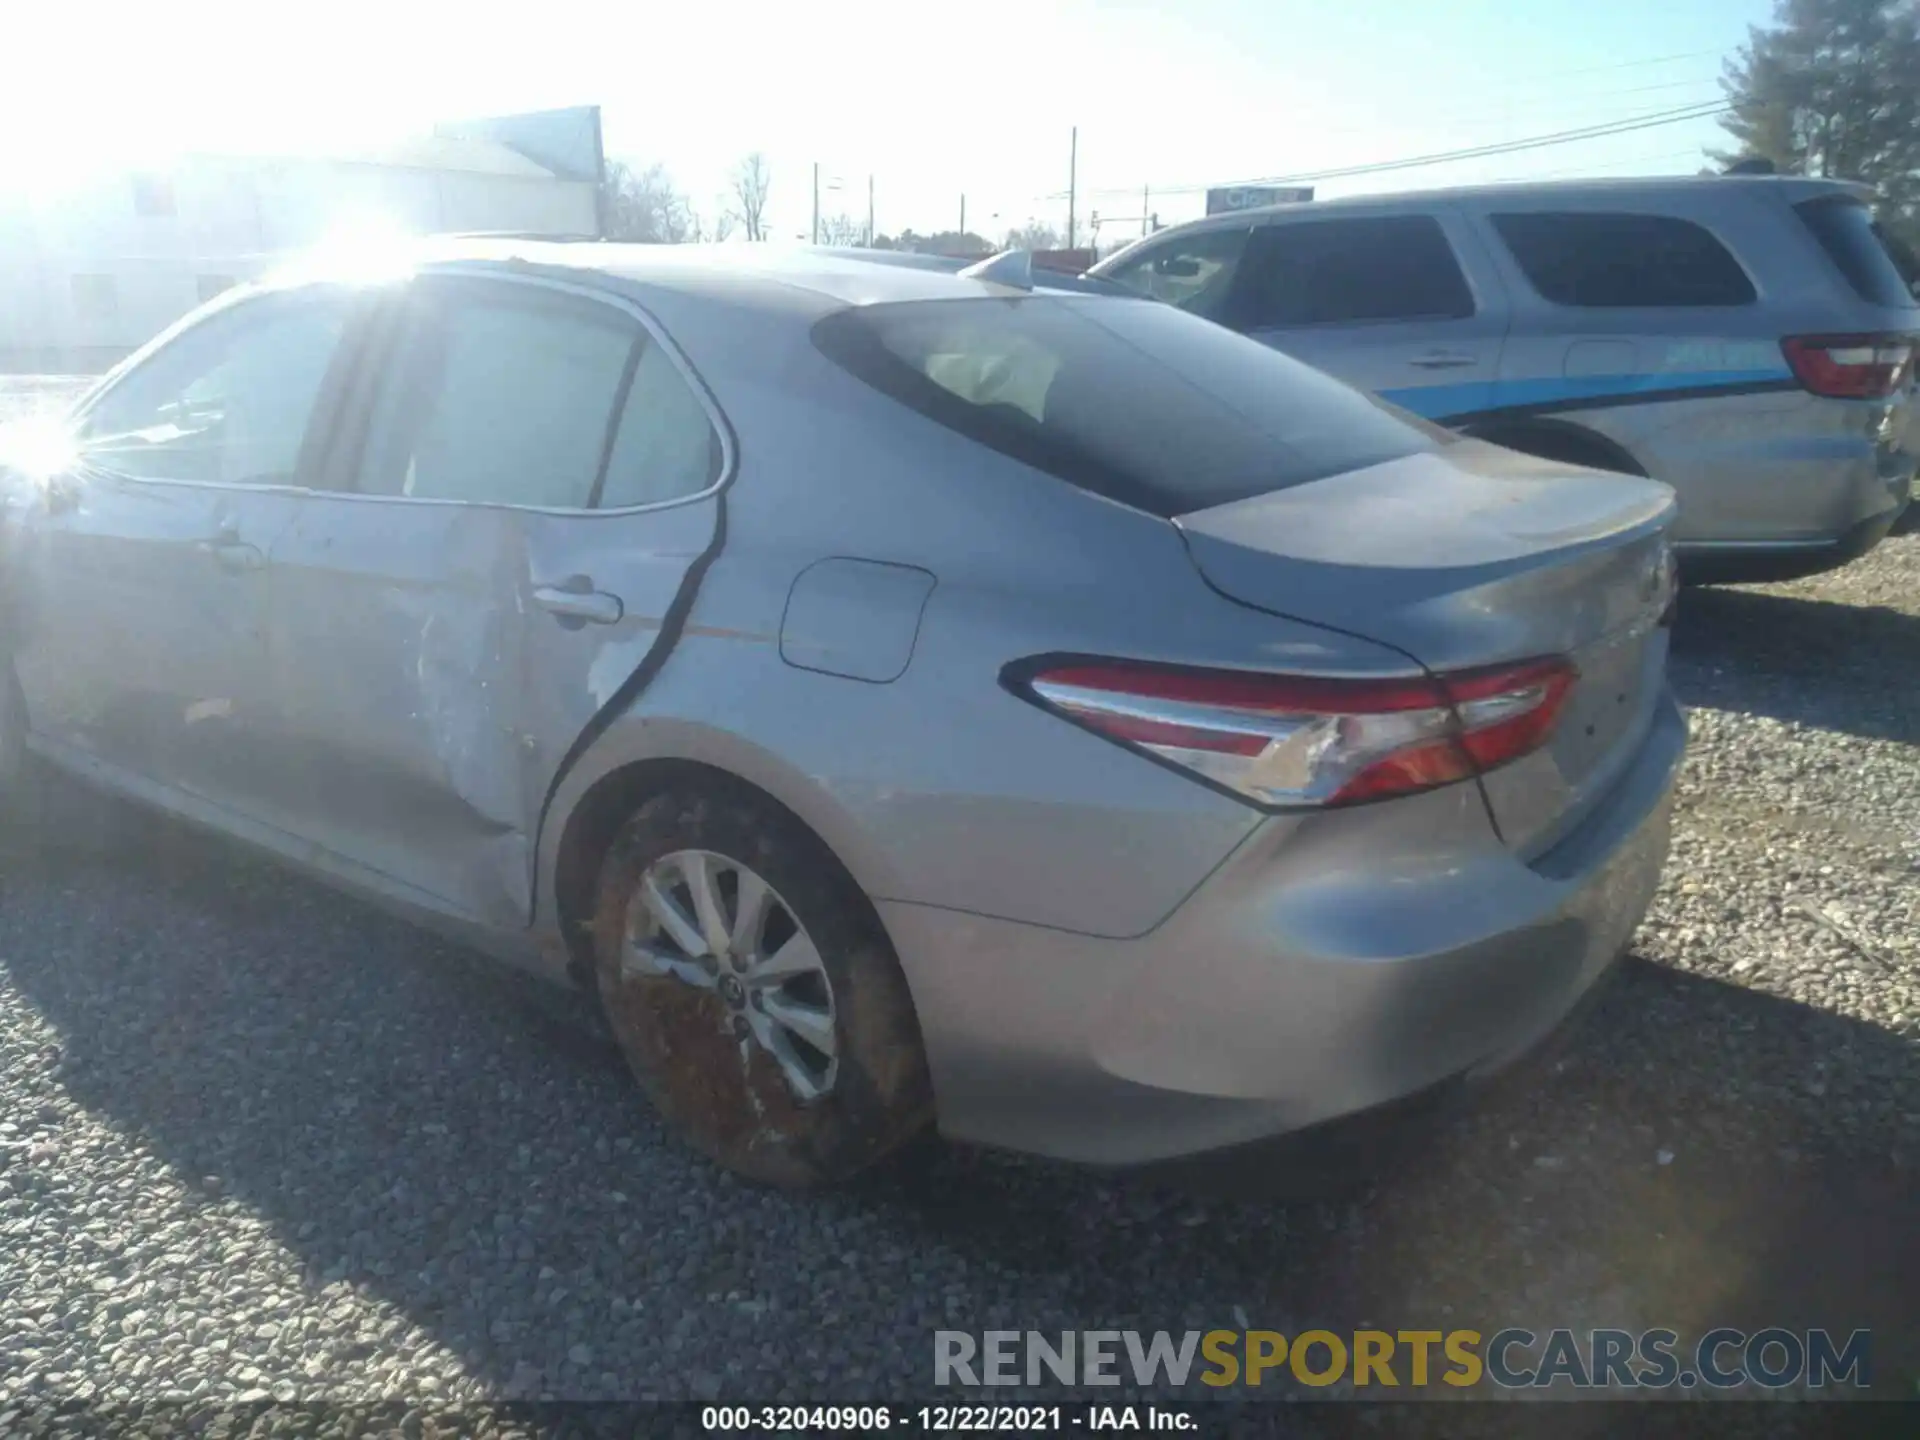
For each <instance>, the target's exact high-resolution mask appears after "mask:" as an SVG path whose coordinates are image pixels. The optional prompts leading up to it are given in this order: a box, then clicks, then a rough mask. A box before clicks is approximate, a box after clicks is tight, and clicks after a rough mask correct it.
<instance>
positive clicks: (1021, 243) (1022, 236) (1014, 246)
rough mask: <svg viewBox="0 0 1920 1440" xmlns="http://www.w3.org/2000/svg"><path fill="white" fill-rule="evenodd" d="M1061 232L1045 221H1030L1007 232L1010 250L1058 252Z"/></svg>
mask: <svg viewBox="0 0 1920 1440" xmlns="http://www.w3.org/2000/svg"><path fill="white" fill-rule="evenodd" d="M1060 243H1061V242H1060V232H1059V231H1058V230H1056V229H1054V228H1053V226H1051V225H1049V224H1048V223H1047V222H1046V221H1044V220H1029V221H1027V223H1026V224H1024V225H1017V226H1015V227H1014V228H1013V229H1011V230H1009V231H1007V243H1006V248H1007V249H1009V250H1058V249H1059V248H1060Z"/></svg>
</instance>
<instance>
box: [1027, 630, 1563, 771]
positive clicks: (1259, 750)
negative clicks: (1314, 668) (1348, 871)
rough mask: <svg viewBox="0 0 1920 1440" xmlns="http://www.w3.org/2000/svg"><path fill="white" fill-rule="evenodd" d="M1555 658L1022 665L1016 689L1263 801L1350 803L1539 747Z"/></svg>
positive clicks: (1547, 719)
mask: <svg viewBox="0 0 1920 1440" xmlns="http://www.w3.org/2000/svg"><path fill="white" fill-rule="evenodd" d="M1574 675H1575V672H1574V669H1573V666H1572V665H1571V664H1570V663H1569V662H1568V661H1566V660H1564V659H1559V658H1550V659H1540V660H1528V661H1526V662H1524V663H1520V664H1515V665H1502V666H1496V667H1492V668H1488V669H1481V670H1469V671H1462V672H1457V673H1454V674H1448V675H1440V676H1421V677H1415V678H1406V679H1356V680H1346V679H1330V678H1324V677H1319V676H1301V675H1275V674H1269V673H1264V672H1258V671H1240V670H1202V669H1189V668H1185V667H1180V666H1170V665H1159V664H1145V663H1141V662H1137V661H1125V660H1082V659H1074V660H1062V661H1060V662H1058V663H1050V662H1040V663H1037V664H1033V665H1029V666H1025V667H1020V671H1019V672H1018V673H1016V674H1014V675H1010V677H1009V681H1008V683H1009V685H1010V687H1011V688H1012V689H1014V691H1015V692H1016V693H1018V694H1021V695H1023V696H1024V697H1025V698H1027V699H1030V700H1032V701H1034V702H1035V703H1037V704H1039V705H1041V706H1043V707H1044V708H1046V709H1049V710H1051V711H1053V712H1054V713H1056V714H1058V715H1060V716H1062V717H1064V718H1065V719H1068V720H1071V721H1073V722H1074V723H1075V724H1077V725H1081V726H1083V727H1085V728H1086V729H1088V730H1091V731H1093V732H1094V733H1095V734H1096V735H1100V736H1103V737H1104V738H1106V739H1108V740H1112V741H1115V742H1117V743H1119V744H1122V745H1126V746H1128V747H1130V748H1132V749H1135V750H1139V751H1141V752H1143V753H1145V754H1147V755H1150V756H1152V757H1154V758H1155V759H1157V760H1160V761H1162V762H1164V763H1166V764H1168V765H1172V766H1175V767H1177V768H1179V769H1181V770H1185V771H1189V772H1191V773H1192V774H1194V775H1197V776H1199V777H1201V778H1203V779H1205V780H1208V781H1210V782H1212V783H1213V784H1215V785H1218V786H1221V787H1224V788H1225V789H1228V790H1231V791H1233V792H1234V793H1236V794H1238V795H1242V796H1244V797H1246V798H1247V799H1249V800H1252V801H1255V802H1256V803H1258V804H1261V805H1270V806H1302V805H1305V806H1312V805H1347V804H1353V803H1355V802H1357V801H1362V800H1380V799H1385V798H1387V797H1390V796H1395V795H1411V794H1414V793H1417V792H1418V791H1421V790H1431V789H1433V788H1434V787H1436V786H1439V785H1450V784H1452V783H1454V782H1455V781H1458V780H1466V779H1471V778H1472V777H1473V776H1474V775H1476V774H1480V773H1484V772H1485V771H1488V770H1491V769H1494V768H1495V767H1496V766H1500V765H1504V764H1506V763H1508V762H1509V761H1512V760H1517V759H1518V758H1519V757H1520V756H1522V755H1525V754H1527V753H1529V752H1530V751H1533V750H1536V749H1538V748H1539V747H1540V746H1541V745H1543V744H1545V743H1546V740H1547V737H1548V736H1549V735H1550V734H1551V733H1552V730H1553V726H1554V722H1555V721H1556V720H1557V719H1558V718H1559V714H1560V710H1561V707H1562V706H1563V705H1564V703H1565V701H1566V697H1567V692H1568V691H1569V690H1570V689H1571V688H1572V686H1573V681H1574Z"/></svg>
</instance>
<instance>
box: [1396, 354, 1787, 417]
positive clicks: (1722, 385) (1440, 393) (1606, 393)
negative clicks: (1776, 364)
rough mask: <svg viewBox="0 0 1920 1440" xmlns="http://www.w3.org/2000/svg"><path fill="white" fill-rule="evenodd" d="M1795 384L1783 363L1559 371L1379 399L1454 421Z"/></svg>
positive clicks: (1413, 389) (1422, 388) (1410, 389)
mask: <svg viewBox="0 0 1920 1440" xmlns="http://www.w3.org/2000/svg"><path fill="white" fill-rule="evenodd" d="M1794 383H1795V382H1794V379H1793V374H1792V372H1791V371H1789V370H1787V369H1785V368H1784V367H1783V368H1777V369H1776V368H1770V369H1765V370H1666V371H1659V372H1655V373H1651V374H1643V375H1566V376H1562V375H1555V376H1543V377H1541V378H1540V379H1537V380H1494V381H1491V382H1489V381H1485V380H1478V381H1473V382H1471V383H1469V384H1465V385H1408V386H1404V387H1402V388H1399V389H1395V390H1382V391H1381V392H1380V398H1381V399H1383V400H1391V401H1392V402H1393V403H1394V404H1396V405H1398V406H1400V407H1401V408H1402V409H1403V410H1411V411H1413V413H1414V414H1416V415H1419V416H1423V417H1424V418H1426V419H1428V420H1452V419H1458V418H1461V417H1463V416H1466V415H1484V414H1488V413H1490V412H1493V411H1504V410H1551V409H1554V408H1557V407H1562V406H1578V407H1581V408H1588V407H1592V406H1596V405H1605V404H1615V403H1618V404H1632V403H1636V402H1637V403H1646V402H1648V401H1653V400H1662V399H1681V398H1687V397H1691V396H1695V395H1700V394H1704V393H1715V392H1721V391H1732V392H1738V391H1741V390H1772V389H1785V388H1790V387H1792V386H1793V385H1794Z"/></svg>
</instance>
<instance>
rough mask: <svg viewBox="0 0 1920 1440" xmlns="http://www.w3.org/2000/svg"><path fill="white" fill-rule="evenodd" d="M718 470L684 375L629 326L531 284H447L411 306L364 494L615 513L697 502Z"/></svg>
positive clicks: (712, 438) (713, 444)
mask: <svg viewBox="0 0 1920 1440" xmlns="http://www.w3.org/2000/svg"><path fill="white" fill-rule="evenodd" d="M720 458H721V452H720V443H719V437H718V436H717V435H716V434H715V432H714V428H713V424H712V421H711V420H710V419H709V418H708V416H707V412H706V410H705V408H704V407H703V406H702V405H701V403H700V401H699V399H698V397H697V396H696V395H695V394H694V392H693V390H692V389H691V387H690V386H689V384H688V382H687V380H686V378H685V377H684V376H683V375H682V374H681V373H680V372H679V370H678V369H677V368H676V367H675V365H674V364H673V362H672V360H671V359H670V358H669V357H668V355H667V353H666V352H665V351H664V350H662V349H661V348H660V347H659V346H658V345H656V344H654V343H653V341H652V340H651V338H650V337H649V336H647V335H646V333H645V332H644V331H643V330H642V329H641V328H640V326H639V325H637V324H636V323H634V322H633V321H632V320H631V319H629V318H628V317H627V316H625V315H623V314H621V313H620V312H619V311H617V310H615V309H613V308H612V307H611V306H607V305H602V304H599V303H596V302H593V301H588V300H584V299H579V298H576V297H573V296H568V295H560V294H556V293H554V292H552V291H547V290H543V289H536V288H533V287H528V286H522V285H513V284H495V283H489V282H484V281H481V282H451V283H446V284H441V285H433V286H423V287H422V290H421V292H420V293H417V294H416V295H415V296H413V297H412V299H411V300H410V302H409V304H408V309H407V315H406V321H405V325H404V327H403V332H402V336H401V339H400V346H399V353H398V356H397V359H396V363H395V366H394V377H393V379H392V381H391V382H390V383H389V384H388V386H387V387H386V389H385V390H384V391H383V392H382V393H381V395H380V396H379V399H378V400H377V402H376V404H375V406H374V413H373V419H372V424H371V428H370V431H369V434H368V439H367V444H366V448H365V451H364V453H363V456H362V460H361V467H360V476H359V489H360V490H361V491H362V492H363V493H366V494H372V495H392V496H403V497H406V498H409V499H416V500H464V501H468V502H470V503H476V504H503V505H528V506H535V507H539V508H543V509H566V510H580V509H587V508H590V507H592V506H595V505H599V506H601V507H603V508H614V507H623V506H631V505H643V504H651V503H656V502H659V501H664V500H673V499H678V498H680V497H682V496H686V495H692V494H695V493H697V492H698V491H701V490H704V489H706V488H707V486H709V485H710V484H712V483H713V481H714V480H715V479H716V478H717V477H718V474H719V465H720Z"/></svg>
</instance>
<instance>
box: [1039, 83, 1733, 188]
mask: <svg viewBox="0 0 1920 1440" xmlns="http://www.w3.org/2000/svg"><path fill="white" fill-rule="evenodd" d="M1732 108H1733V107H1732V106H1730V105H1728V104H1727V103H1726V102H1725V101H1724V100H1715V101H1709V102H1706V103H1704V104H1695V105H1687V106H1682V107H1679V108H1677V109H1673V110H1656V111H1652V112H1650V113H1647V114H1643V115H1636V116H1629V117H1627V118H1624V119H1621V120H1613V121H1607V122H1605V123H1603V124H1598V125H1586V126H1580V127H1577V128H1575V129H1571V130H1557V131H1554V132H1552V133H1551V134H1547V135H1533V136H1529V137H1527V138H1526V139H1523V140H1504V141H1498V142H1495V143H1493V144H1488V145H1474V146H1469V147H1465V148H1463V149H1458V150H1442V151H1435V152H1433V153H1431V154H1427V155H1410V156H1407V157H1405V158H1403V159H1399V160H1377V161H1374V162H1372V163H1370V164H1365V165H1347V166H1341V167H1337V168H1334V169H1328V170H1308V171H1302V172H1300V173H1298V174H1294V175H1268V176H1262V177H1261V178H1259V179H1257V180H1228V181H1210V182H1203V183H1200V184H1192V183H1188V184H1180V185H1155V186H1153V191H1154V193H1155V194H1159V195H1194V194H1199V193H1201V192H1203V191H1206V190H1210V189H1213V188H1215V187H1216V186H1218V185H1298V184H1305V183H1307V182H1310V181H1317V180H1344V179H1347V178H1349V177H1352V176H1356V175H1383V174H1386V173H1388V172H1390V171H1394V170H1415V169H1419V168H1420V167H1422V166H1425V165H1442V164H1447V163H1450V162H1452V161H1456V160H1479V159H1484V158H1487V157H1490V156H1494V155H1513V154H1517V153H1519V152H1521V151H1525V150H1541V149H1545V148H1547V147H1549V146H1553V145H1571V144H1574V143H1576V142H1577V141H1581V140H1599V139H1603V138H1605V137H1607V136H1610V135H1629V134H1632V133H1633V132H1635V131H1637V130H1652V129H1655V128H1657V127H1659V126H1662V125H1679V124H1684V123H1685V122H1687V121H1690V120H1705V119H1710V118H1712V117H1713V116H1716V115H1724V114H1726V113H1727V111H1729V110H1730V109H1732ZM1135 188H1136V187H1134V186H1128V187H1127V188H1126V189H1124V190H1118V189H1110V190H1099V191H1089V192H1086V193H1088V194H1101V195H1120V194H1124V195H1131V194H1132V193H1133V191H1134V189H1135ZM1050 198H1059V197H1057V196H1056V197H1050Z"/></svg>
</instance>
